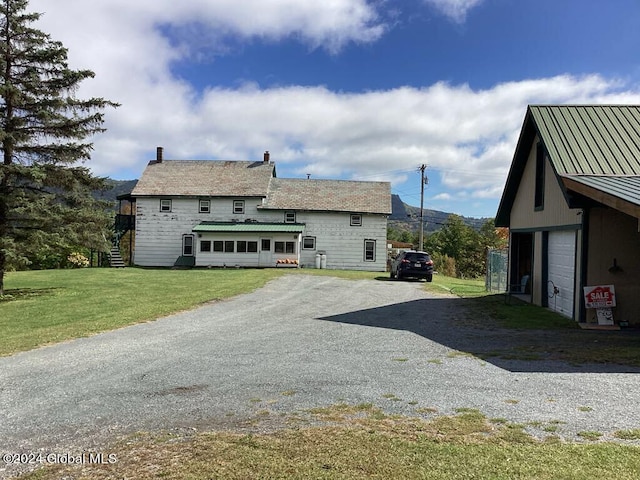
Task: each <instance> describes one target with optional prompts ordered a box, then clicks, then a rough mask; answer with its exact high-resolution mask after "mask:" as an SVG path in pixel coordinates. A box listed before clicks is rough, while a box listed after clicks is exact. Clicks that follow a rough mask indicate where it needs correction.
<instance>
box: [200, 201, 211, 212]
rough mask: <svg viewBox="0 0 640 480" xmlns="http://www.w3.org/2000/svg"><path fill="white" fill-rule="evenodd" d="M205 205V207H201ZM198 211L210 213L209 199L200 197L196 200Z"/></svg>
mask: <svg viewBox="0 0 640 480" xmlns="http://www.w3.org/2000/svg"><path fill="white" fill-rule="evenodd" d="M205 205H206V207H205ZM203 207H205V208H203ZM198 212H199V213H211V200H204V199H200V201H199V202H198Z"/></svg>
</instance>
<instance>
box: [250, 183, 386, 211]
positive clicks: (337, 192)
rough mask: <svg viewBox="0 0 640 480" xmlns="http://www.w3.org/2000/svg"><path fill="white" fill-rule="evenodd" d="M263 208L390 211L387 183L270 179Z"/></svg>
mask: <svg viewBox="0 0 640 480" xmlns="http://www.w3.org/2000/svg"><path fill="white" fill-rule="evenodd" d="M259 208H264V209H274V210H306V211H332V212H354V213H380V214H385V215H390V214H391V184H390V183H389V182H357V181H351V180H311V179H309V180H306V179H292V178H272V179H271V184H270V185H269V194H268V195H267V199H266V201H265V203H264V204H263V205H262V207H259Z"/></svg>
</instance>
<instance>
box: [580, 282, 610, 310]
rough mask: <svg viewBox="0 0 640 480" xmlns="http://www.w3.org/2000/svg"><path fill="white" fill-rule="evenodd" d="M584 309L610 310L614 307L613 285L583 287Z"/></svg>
mask: <svg viewBox="0 0 640 480" xmlns="http://www.w3.org/2000/svg"><path fill="white" fill-rule="evenodd" d="M584 303H585V307H586V308H610V307H615V306H616V290H615V288H614V286H613V285H597V286H594V287H584Z"/></svg>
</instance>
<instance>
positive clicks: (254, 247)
mask: <svg viewBox="0 0 640 480" xmlns="http://www.w3.org/2000/svg"><path fill="white" fill-rule="evenodd" d="M257 251H258V242H247V252H249V253H256V252H257Z"/></svg>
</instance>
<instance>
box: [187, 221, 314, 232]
mask: <svg viewBox="0 0 640 480" xmlns="http://www.w3.org/2000/svg"><path fill="white" fill-rule="evenodd" d="M304 227H305V225H304V224H303V223H257V222H255V223H254V222H251V223H229V222H202V223H200V224H199V225H196V226H195V227H193V231H194V232H234V233H237V232H256V233H257V232H273V233H301V232H303V231H304Z"/></svg>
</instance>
